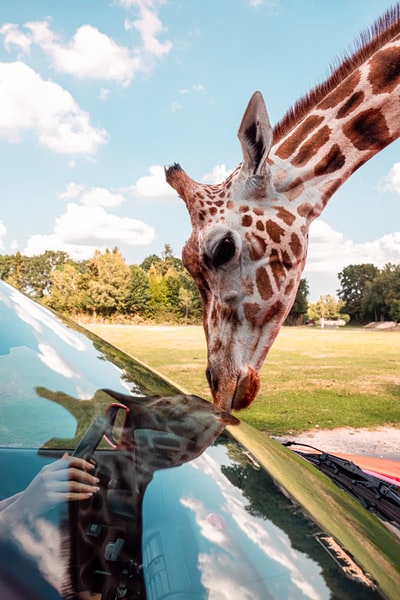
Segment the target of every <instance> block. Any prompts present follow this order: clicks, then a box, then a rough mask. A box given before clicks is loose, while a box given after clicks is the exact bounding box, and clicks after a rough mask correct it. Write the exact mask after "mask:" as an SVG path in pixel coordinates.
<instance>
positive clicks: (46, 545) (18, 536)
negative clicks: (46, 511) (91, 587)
mask: <svg viewBox="0 0 400 600" xmlns="http://www.w3.org/2000/svg"><path fill="white" fill-rule="evenodd" d="M35 524H36V528H35V531H31V530H29V529H28V528H27V527H26V526H24V525H23V524H21V523H19V524H17V525H14V527H13V530H12V533H13V536H14V538H15V540H16V541H17V543H18V544H19V545H20V546H21V547H22V549H23V552H24V554H27V555H28V556H30V557H31V558H33V559H34V560H35V562H36V563H37V565H38V567H39V570H40V572H41V574H42V575H43V577H44V578H45V579H46V581H48V582H49V583H50V585H52V586H53V587H54V588H55V589H56V590H58V591H60V592H61V590H62V589H63V588H64V587H65V585H66V583H67V577H68V570H67V567H68V561H67V560H65V555H64V553H63V552H62V551H61V539H60V531H59V528H58V526H57V525H54V524H52V523H50V522H49V521H47V520H45V519H36V520H35ZM21 575H23V573H21Z"/></svg>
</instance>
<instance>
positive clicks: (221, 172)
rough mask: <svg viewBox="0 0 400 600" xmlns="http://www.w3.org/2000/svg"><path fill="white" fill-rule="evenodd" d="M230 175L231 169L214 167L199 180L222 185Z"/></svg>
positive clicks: (222, 166)
mask: <svg viewBox="0 0 400 600" xmlns="http://www.w3.org/2000/svg"><path fill="white" fill-rule="evenodd" d="M231 173H232V169H227V168H226V166H225V165H215V167H213V168H212V169H211V171H209V172H208V173H206V174H205V175H203V177H202V178H201V180H202V181H203V182H204V183H210V184H215V183H222V182H223V181H225V179H226V178H227V177H228V175H230V174H231Z"/></svg>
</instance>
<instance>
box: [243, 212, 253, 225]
mask: <svg viewBox="0 0 400 600" xmlns="http://www.w3.org/2000/svg"><path fill="white" fill-rule="evenodd" d="M252 222H253V219H252V217H251V215H243V217H242V225H243V227H250V225H251V224H252Z"/></svg>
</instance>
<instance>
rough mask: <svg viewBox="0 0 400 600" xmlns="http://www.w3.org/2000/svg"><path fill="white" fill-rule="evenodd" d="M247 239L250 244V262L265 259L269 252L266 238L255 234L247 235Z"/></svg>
mask: <svg viewBox="0 0 400 600" xmlns="http://www.w3.org/2000/svg"><path fill="white" fill-rule="evenodd" d="M245 238H246V241H247V242H248V243H249V256H250V260H251V261H253V262H255V261H257V260H260V259H261V258H263V257H264V256H265V253H266V250H267V242H266V241H265V240H264V238H262V237H260V236H258V235H253V234H250V235H248V234H246V236H245Z"/></svg>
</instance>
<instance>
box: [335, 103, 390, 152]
mask: <svg viewBox="0 0 400 600" xmlns="http://www.w3.org/2000/svg"><path fill="white" fill-rule="evenodd" d="M343 133H344V134H345V136H346V137H348V138H349V140H351V141H352V143H353V144H354V146H355V147H356V148H357V149H358V150H372V151H374V152H378V151H379V150H382V148H384V147H385V146H386V145H387V144H388V143H389V142H390V141H391V138H390V134H389V130H388V128H387V125H386V121H385V118H384V116H383V114H382V113H381V111H380V110H378V109H376V108H370V109H369V110H364V111H363V112H362V113H359V114H358V115H357V116H355V117H354V118H353V119H351V120H350V121H348V122H347V123H346V124H345V125H344V126H343Z"/></svg>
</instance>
